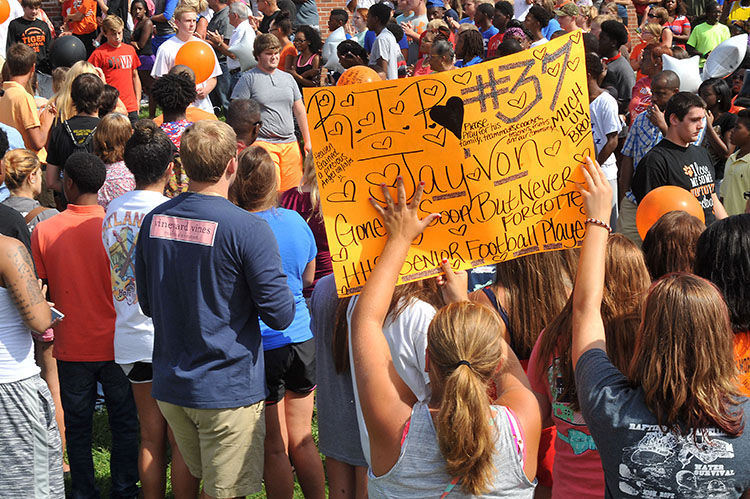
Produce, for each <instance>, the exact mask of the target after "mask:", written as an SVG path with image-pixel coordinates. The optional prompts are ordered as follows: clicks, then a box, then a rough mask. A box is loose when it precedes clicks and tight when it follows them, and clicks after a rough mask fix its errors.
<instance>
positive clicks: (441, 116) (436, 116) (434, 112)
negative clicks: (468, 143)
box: [430, 97, 464, 140]
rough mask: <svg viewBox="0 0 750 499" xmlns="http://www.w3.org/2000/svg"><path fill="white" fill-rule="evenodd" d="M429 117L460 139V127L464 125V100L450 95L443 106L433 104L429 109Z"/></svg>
mask: <svg viewBox="0 0 750 499" xmlns="http://www.w3.org/2000/svg"><path fill="white" fill-rule="evenodd" d="M430 118H432V120H433V121H434V122H435V123H438V124H440V125H443V126H444V127H445V128H447V129H448V130H450V131H451V132H452V133H453V135H455V136H456V138H458V140H461V129H462V128H463V126H464V101H462V100H461V99H460V98H459V97H451V98H450V99H448V101H447V102H446V103H445V105H444V106H433V108H432V109H430Z"/></svg>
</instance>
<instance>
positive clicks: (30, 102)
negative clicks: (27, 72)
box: [0, 81, 47, 161]
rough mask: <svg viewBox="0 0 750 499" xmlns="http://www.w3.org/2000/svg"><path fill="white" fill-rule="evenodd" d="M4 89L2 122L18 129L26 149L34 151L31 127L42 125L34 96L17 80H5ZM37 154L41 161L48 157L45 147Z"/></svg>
mask: <svg viewBox="0 0 750 499" xmlns="http://www.w3.org/2000/svg"><path fill="white" fill-rule="evenodd" d="M3 90H4V91H5V94H3V96H2V97H0V122H2V123H5V124H6V125H8V126H11V127H13V128H15V129H16V130H18V132H19V133H20V134H21V137H22V138H23V143H24V145H25V146H26V149H29V150H31V151H33V150H34V148H33V147H32V146H31V134H30V133H29V129H31V128H36V127H40V126H42V123H41V122H40V121H39V112H38V111H37V107H36V102H35V101H34V97H33V96H32V95H31V94H30V93H28V92H27V91H26V89H25V88H23V85H21V84H20V83H17V82H15V81H6V82H3ZM36 154H37V157H38V158H39V161H45V160H46V159H47V151H46V150H45V149H44V147H42V148H41V149H40V150H38V151H37V152H36Z"/></svg>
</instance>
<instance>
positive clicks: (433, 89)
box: [424, 85, 438, 97]
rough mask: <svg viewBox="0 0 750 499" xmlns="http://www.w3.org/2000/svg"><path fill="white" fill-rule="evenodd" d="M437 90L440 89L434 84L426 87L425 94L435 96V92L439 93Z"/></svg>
mask: <svg viewBox="0 0 750 499" xmlns="http://www.w3.org/2000/svg"><path fill="white" fill-rule="evenodd" d="M437 91H438V86H437V85H432V86H431V87H427V88H425V89H424V93H425V94H427V95H430V96H433V97H434V96H435V94H437Z"/></svg>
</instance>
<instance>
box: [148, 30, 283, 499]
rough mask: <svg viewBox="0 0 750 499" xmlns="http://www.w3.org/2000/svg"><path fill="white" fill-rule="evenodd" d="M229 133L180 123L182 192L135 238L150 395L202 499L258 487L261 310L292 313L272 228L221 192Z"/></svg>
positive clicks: (216, 126)
mask: <svg viewBox="0 0 750 499" xmlns="http://www.w3.org/2000/svg"><path fill="white" fill-rule="evenodd" d="M264 36H270V37H272V38H274V39H276V37H275V36H273V35H262V36H260V37H258V38H259V39H263V37H264ZM258 59H259V60H261V59H262V57H260V58H258ZM284 74H286V73H284ZM290 78H291V77H290ZM295 86H296V85H295ZM236 141H237V137H236V136H235V134H234V132H233V131H232V129H231V128H230V127H229V125H227V124H226V123H222V122H220V121H199V122H198V123H195V124H194V125H192V126H190V127H188V128H187V129H186V130H185V132H184V134H183V136H182V144H181V147H180V157H181V159H182V162H183V165H184V167H185V170H186V171H187V174H188V176H189V177H190V188H189V190H188V192H185V193H183V194H180V195H179V196H178V197H176V198H174V199H172V200H170V201H168V202H166V203H164V204H162V205H160V206H158V207H156V208H155V209H154V210H153V211H152V212H151V213H149V214H148V215H146V217H145V218H144V219H143V223H142V224H141V227H142V229H141V233H140V234H139V237H138V243H137V246H136V268H135V276H136V283H137V290H138V302H139V303H140V306H141V309H142V310H143V313H144V314H145V315H147V316H151V317H152V318H153V321H154V331H155V335H154V354H153V364H152V367H153V375H154V378H153V390H152V394H153V397H154V398H155V399H156V400H157V403H158V405H159V408H160V409H161V412H162V413H163V414H164V417H165V418H166V420H167V422H168V423H169V426H170V428H171V429H172V432H173V433H174V437H175V440H176V441H177V446H178V447H179V449H180V452H181V453H182V456H183V458H184V459H185V463H186V464H187V467H188V469H189V470H190V473H191V474H192V475H193V476H194V477H196V478H202V479H203V494H204V495H203V496H202V497H238V496H239V497H244V496H246V495H250V494H253V493H255V492H258V491H259V490H260V489H261V481H262V478H263V442H264V439H265V422H264V414H265V413H264V405H265V398H266V395H267V388H266V382H265V371H264V364H263V347H262V341H261V335H260V328H259V325H258V318H260V319H261V320H263V322H265V323H266V324H267V325H268V326H269V327H272V328H274V329H284V328H286V327H287V326H289V324H291V322H292V320H293V318H294V310H295V306H294V296H293V295H292V292H291V291H290V290H289V286H288V285H287V279H286V276H285V275H284V272H283V271H282V269H281V257H280V256H279V248H278V245H277V243H276V239H275V237H274V235H273V232H272V231H271V228H270V227H269V226H268V224H267V223H266V222H265V221H264V220H263V219H261V218H260V217H258V216H257V215H254V214H252V213H248V212H247V211H245V210H243V209H241V208H238V207H237V206H235V205H234V204H232V203H230V202H229V201H228V200H227V199H226V198H227V195H228V193H229V186H230V185H231V184H232V182H233V181H234V178H235V176H236V174H237V143H236ZM187 262H190V263H189V267H190V270H189V272H185V270H186V269H187V267H186V265H188V263H187Z"/></svg>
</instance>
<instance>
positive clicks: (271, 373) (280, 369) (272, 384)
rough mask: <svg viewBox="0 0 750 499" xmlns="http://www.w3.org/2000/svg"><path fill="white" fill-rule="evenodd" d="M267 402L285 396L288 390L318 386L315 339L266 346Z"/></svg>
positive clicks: (298, 390) (270, 402)
mask: <svg viewBox="0 0 750 499" xmlns="http://www.w3.org/2000/svg"><path fill="white" fill-rule="evenodd" d="M264 360H265V363H266V386H267V387H268V397H267V398H266V403H267V404H275V403H277V402H278V401H280V400H281V399H283V398H284V393H286V390H289V391H292V392H294V393H300V394H303V395H304V394H306V393H310V392H311V391H313V390H314V389H315V339H314V338H311V339H309V340H307V341H303V342H301V343H290V344H289V345H284V346H283V347H279V348H274V349H273V350H266V351H265V352H264Z"/></svg>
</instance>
